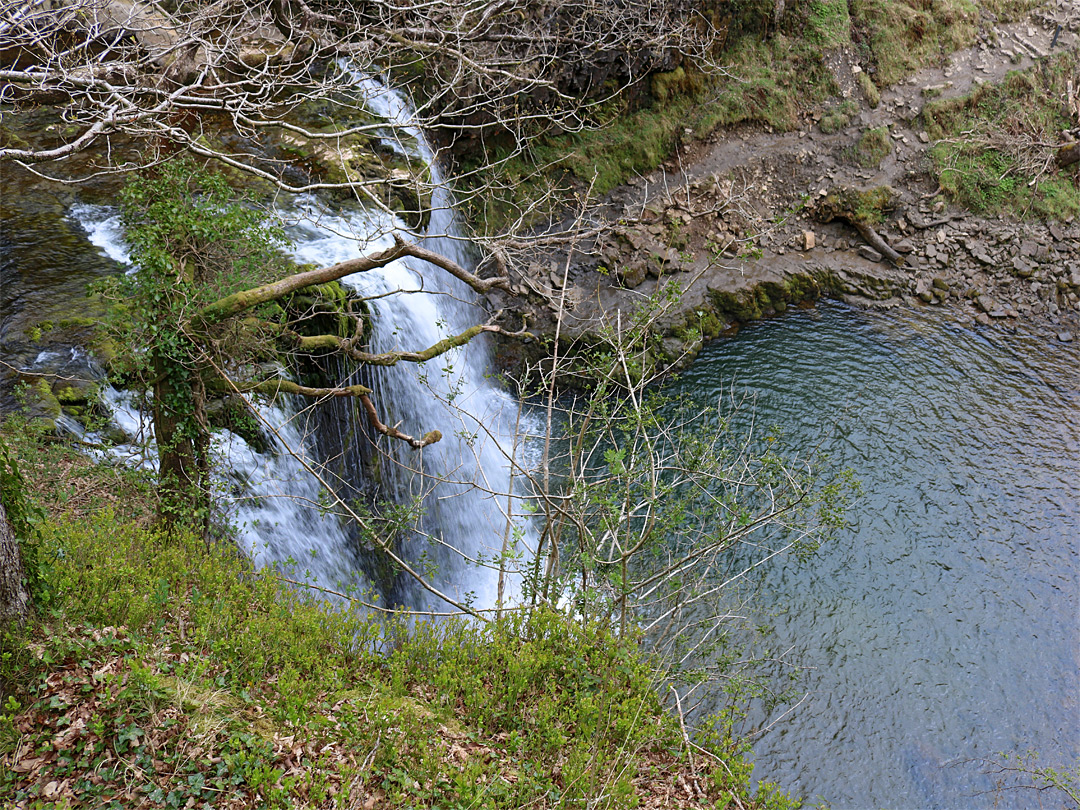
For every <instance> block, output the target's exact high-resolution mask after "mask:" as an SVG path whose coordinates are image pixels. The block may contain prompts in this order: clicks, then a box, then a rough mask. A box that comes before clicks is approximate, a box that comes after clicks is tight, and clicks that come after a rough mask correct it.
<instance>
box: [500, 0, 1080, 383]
mask: <svg viewBox="0 0 1080 810" xmlns="http://www.w3.org/2000/svg"><path fill="white" fill-rule="evenodd" d="M1059 26H1060V28H1059ZM1055 35H1056V37H1057V40H1056V42H1055V41H1054V39H1055ZM1051 46H1053V47H1051ZM1078 47H1080V4H1077V3H1076V2H1075V0H1056V2H1054V3H1050V4H1048V5H1046V6H1044V7H1043V8H1041V9H1038V10H1036V11H1035V12H1033V13H1032V15H1031V16H1030V18H1029V19H1028V20H1026V21H1024V22H1022V23H1014V24H1005V25H999V26H996V27H995V28H994V29H993V30H992V31H989V32H987V33H986V34H985V35H984V36H983V37H981V39H980V41H979V42H978V43H977V44H976V45H975V46H973V47H971V48H967V49H965V50H962V51H958V52H956V53H953V54H951V55H950V56H949V58H948V59H947V60H944V62H943V64H941V65H940V66H936V67H930V68H926V69H923V70H921V71H919V72H918V73H917V74H915V75H914V76H912V77H910V78H909V79H907V80H906V81H904V82H903V83H901V84H899V85H897V86H894V87H892V88H889V89H888V90H886V91H884V92H882V93H881V99H880V104H879V105H878V106H877V107H876V108H871V107H870V105H869V103H868V102H867V99H866V98H865V97H864V95H863V92H862V90H861V89H860V88H859V84H858V80H857V78H856V76H857V74H858V73H859V72H860V71H861V69H862V66H861V65H859V64H858V62H857V61H855V58H854V55H853V52H852V51H851V50H850V49H841V50H838V51H835V52H832V53H830V54H828V55H827V57H826V58H827V61H828V64H829V66H830V68H831V69H832V71H833V74H834V76H835V77H836V80H837V83H838V85H839V87H840V89H841V97H842V98H843V99H848V100H850V101H852V102H855V103H856V104H857V105H858V108H857V111H856V112H854V114H852V115H851V118H850V121H849V123H848V125H847V126H845V127H843V128H841V129H840V130H838V131H836V132H834V133H832V134H826V133H825V132H822V131H821V128H820V127H819V126H817V125H816V123H817V122H818V121H820V120H821V118H822V116H823V114H827V112H828V110H827V109H826V110H818V111H815V112H814V113H813V114H812V115H811V116H809V117H808V118H807V120H806V122H805V126H804V127H803V128H802V129H801V130H799V131H796V132H789V133H774V132H772V131H770V130H768V128H763V127H760V126H756V125H744V126H737V127H734V128H729V129H726V130H722V131H719V132H717V133H715V134H714V135H713V136H712V137H711V138H709V139H707V140H706V141H704V142H695V143H691V144H687V145H685V146H684V147H683V148H682V149H681V150H680V151H679V153H678V154H677V155H676V156H674V157H673V158H672V159H671V160H669V161H668V162H667V163H666V164H665V165H664V167H663V168H661V169H658V170H657V171H655V172H653V173H652V174H650V175H648V176H646V177H642V178H637V179H636V180H635V181H634V182H632V183H631V184H630V185H628V186H623V187H621V188H618V189H616V190H615V191H613V192H612V193H611V194H610V195H608V197H607V199H606V200H605V203H604V206H603V209H602V212H600V213H602V214H603V215H604V216H606V217H607V218H608V219H609V221H618V222H621V223H623V225H622V226H621V228H620V229H618V230H617V233H618V234H619V236H618V237H617V238H615V239H609V240H607V241H605V242H601V243H599V244H592V245H588V246H582V247H579V251H581V252H580V253H576V254H575V255H574V257H573V260H572V262H571V270H570V273H569V275H568V276H567V278H566V282H567V283H566V285H565V289H564V287H563V281H564V278H563V275H564V274H563V263H564V260H565V257H556V258H555V259H554V260H553V261H551V262H550V263H549V264H547V265H546V266H538V265H534V266H533V267H531V268H529V270H528V271H527V272H525V273H524V274H523V275H522V276H521V277H520V278H519V279H517V283H518V288H519V290H521V291H522V292H524V293H527V294H530V295H529V296H528V297H529V298H530V299H531V301H532V312H531V320H532V323H533V324H534V326H535V328H536V330H537V331H538V332H541V333H544V332H553V331H554V330H553V325H554V311H553V310H554V309H555V308H554V307H553V306H552V305H551V303H550V302H552V301H555V302H559V301H562V302H564V303H565V312H564V319H563V325H562V330H561V331H562V334H563V335H564V336H567V337H569V338H571V339H572V338H575V337H586V338H587V337H588V335H589V333H592V332H594V331H595V330H596V329H597V328H599V327H600V326H601V325H602V324H604V323H612V322H614V319H615V314H616V313H617V312H621V313H622V316H621V317H622V318H623V319H624V320H625V319H626V316H627V314H628V313H629V312H631V311H633V310H635V309H637V308H639V307H641V306H642V304H643V302H645V301H647V300H648V299H649V298H650V297H651V296H655V295H656V294H657V293H658V290H660V289H661V288H662V287H665V288H666V287H667V286H668V285H670V284H671V283H672V282H675V283H677V284H678V285H679V288H680V289H681V291H682V293H681V299H680V301H679V304H678V305H677V306H676V307H675V308H674V309H673V310H672V312H670V313H669V314H668V315H667V316H665V318H663V319H662V321H661V322H660V323H659V324H658V328H659V329H661V331H662V332H663V333H665V334H666V335H667V338H666V340H665V346H666V349H667V351H666V353H667V355H668V358H667V359H668V360H669V361H670V362H673V363H676V364H678V363H682V362H685V361H687V360H688V359H690V358H692V357H693V356H694V355H695V354H696V352H697V350H698V348H699V347H700V343H697V344H691V345H686V341H685V340H684V339H681V338H679V337H676V335H682V336H684V335H685V331H686V329H687V327H694V328H700V329H701V330H702V331H703V332H704V333H705V335H704V336H705V338H708V337H711V336H713V335H715V334H716V333H717V332H718V331H723V330H724V329H726V328H729V327H730V326H731V325H732V324H733V323H735V322H738V321H742V320H747V319H749V318H755V317H761V316H763V315H768V314H771V313H772V312H774V311H777V310H782V309H784V308H785V307H786V305H787V304H788V303H796V302H798V301H799V300H800V299H802V298H804V297H814V296H816V295H821V294H833V295H838V296H840V297H843V298H846V299H848V300H852V301H855V302H858V303H862V304H867V305H872V306H876V307H881V308H888V307H892V306H896V305H898V304H900V303H905V304H907V305H921V304H926V305H936V306H943V307H948V308H950V309H951V310H953V311H955V312H956V314H957V316H958V317H959V318H960V319H961V320H973V321H978V322H980V323H983V324H989V323H991V322H993V323H995V324H998V325H1000V326H1003V327H1005V328H1010V329H1015V328H1021V327H1022V328H1025V329H1027V330H1029V331H1038V332H1042V333H1045V334H1047V336H1048V337H1050V338H1051V339H1058V340H1062V341H1067V340H1073V339H1074V338H1075V337H1080V222H1077V221H1070V222H1063V223H1035V222H1024V223H1017V222H1009V221H1005V220H1002V219H1000V218H993V219H986V218H979V217H975V216H973V215H971V214H969V213H966V212H964V211H961V210H959V209H952V208H948V209H946V208H945V207H944V205H943V203H942V202H940V201H937V202H936V203H935V202H932V200H933V199H934V197H935V192H937V191H938V190H939V189H937V184H936V182H935V181H934V180H933V179H932V174H931V172H930V149H931V148H932V146H933V144H932V143H931V142H930V139H929V137H928V136H927V134H926V133H925V132H924V131H922V130H921V129H920V128H919V113H920V112H921V110H922V106H923V104H924V103H926V102H927V101H929V100H930V99H931V98H933V99H942V98H945V99H948V98H955V97H960V96H963V95H966V94H968V93H970V92H971V91H972V90H973V89H974V88H975V87H976V85H977V84H980V83H984V82H991V83H996V82H999V81H1001V80H1002V79H1003V78H1004V77H1005V75H1006V74H1007V73H1008V72H1009V71H1011V70H1017V69H1024V68H1027V67H1030V66H1031V65H1033V64H1035V62H1036V60H1038V59H1041V58H1044V57H1046V56H1048V55H1050V54H1052V53H1057V52H1061V51H1065V50H1076V49H1077V48H1078ZM1078 78H1080V77H1078ZM840 101H841V99H836V100H834V107H835V105H837V104H839V103H840ZM876 127H888V131H889V141H890V149H889V154H888V155H887V156H886V157H885V158H884V159H883V160H882V161H881V162H880V164H879V165H878V166H877V167H876V168H863V167H860V166H859V165H858V164H857V163H856V162H855V160H854V159H853V153H854V147H855V144H856V142H857V140H858V138H859V136H860V135H861V134H862V133H863V132H865V131H866V130H867V129H869V128H876ZM836 186H851V187H856V188H861V189H867V188H873V187H877V186H889V187H891V188H892V189H894V190H895V191H896V192H897V194H898V205H897V209H896V211H895V212H894V214H893V216H892V217H891V218H890V219H889V220H888V221H887V222H886V223H885V224H884V225H883V226H882V236H883V237H884V238H885V239H886V241H887V242H888V243H889V245H890V246H891V247H894V248H895V249H896V250H899V251H900V252H901V253H903V254H904V255H905V257H906V263H905V265H904V266H903V267H899V268H898V267H894V266H893V265H891V264H888V263H886V262H883V261H880V260H879V256H877V255H875V252H874V251H872V250H868V249H867V246H866V244H865V242H864V241H863V239H862V238H861V237H860V236H859V234H858V233H857V232H856V231H855V229H854V228H852V227H851V226H849V225H847V224H845V223H840V222H833V223H829V224H822V223H820V222H816V221H814V220H813V219H811V217H810V215H809V213H807V212H806V206H805V205H804V203H805V202H806V201H807V200H810V201H812V200H814V199H816V198H817V197H818V196H819V195H822V194H823V191H824V190H825V189H827V188H832V187H836ZM722 211H726V212H727V213H726V214H724V213H718V212H722ZM673 233H674V234H675V240H674V241H673V238H672V235H673ZM808 246H809V249H808ZM606 268H613V270H612V272H608V270H607V269H606ZM505 303H506V304H507V305H508V306H509V307H510V308H511V309H520V308H521V307H520V302H518V303H517V304H516V305H515V304H514V303H510V302H505ZM703 311H705V312H706V314H707V317H706V318H705V320H706V321H707V324H706V323H703V322H702V321H703V318H702V313H703Z"/></svg>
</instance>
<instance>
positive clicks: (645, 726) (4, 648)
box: [0, 437, 797, 810]
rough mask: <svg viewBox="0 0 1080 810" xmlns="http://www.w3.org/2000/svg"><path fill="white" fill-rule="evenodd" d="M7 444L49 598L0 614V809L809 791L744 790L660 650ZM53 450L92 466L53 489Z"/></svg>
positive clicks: (525, 803)
mask: <svg viewBox="0 0 1080 810" xmlns="http://www.w3.org/2000/svg"><path fill="white" fill-rule="evenodd" d="M9 443H10V445H11V446H14V447H16V448H18V449H21V450H23V451H24V455H23V456H22V460H21V462H22V465H23V466H24V467H25V468H26V470H27V478H28V480H29V481H30V486H29V489H30V491H31V492H34V493H36V496H37V500H38V502H39V503H40V504H41V505H42V506H43V507H45V509H46V511H47V512H48V515H47V516H46V517H45V519H44V520H43V521H41V522H40V524H39V530H40V537H41V541H40V542H41V545H40V550H41V552H42V554H43V559H44V558H47V559H48V560H49V565H48V566H46V567H45V568H44V569H43V571H44V572H45V575H46V576H47V577H48V580H49V583H48V585H49V587H48V588H47V593H48V594H50V596H49V598H48V599H47V600H46V601H45V602H43V603H41V605H40V606H39V610H38V614H37V618H36V620H35V621H33V622H31V623H30V624H29V625H27V626H26V627H24V628H8V629H7V630H5V631H3V632H2V634H0V683H2V686H3V694H4V699H3V703H2V705H0V805H2V806H4V807H12V808H26V809H27V810H29V808H35V809H36V808H83V807H86V808H131V807H147V808H168V807H196V808H249V807H250V808H254V807H258V808H289V807H296V808H308V807H311V808H314V807H320V808H324V807H325V808H368V810H373V809H374V808H406V807H425V808H436V807H437V808H467V807H468V808H474V807H483V808H502V807H505V808H522V807H537V808H548V807H550V808H554V807H596V808H621V807H725V806H743V807H769V808H786V807H793V806H797V804H795V803H793V802H791V801H790V800H788V799H787V798H786V797H785V796H783V795H782V794H780V793H777V792H776V791H775V790H774V789H773V788H771V787H770V786H768V785H765V786H763V787H762V788H761V789H760V790H759V791H758V792H757V796H756V798H751V794H752V792H753V791H752V790H751V788H750V774H749V772H750V766H749V765H748V764H747V763H746V762H745V760H744V758H743V757H744V754H745V752H746V746H745V744H741V743H739V742H738V741H737V740H735V739H734V738H733V737H732V736H731V733H730V729H731V718H730V717H729V718H719V719H718V723H717V724H716V725H715V729H716V731H714V732H712V733H711V736H710V737H709V739H707V740H702V741H700V743H701V746H702V747H701V748H691V747H690V746H689V745H688V742H687V739H686V738H685V737H684V735H683V732H682V730H681V727H680V723H679V720H678V717H677V716H675V715H673V714H672V713H671V712H669V711H668V710H666V709H665V707H664V706H663V705H662V701H661V698H660V694H661V691H660V689H659V685H660V684H661V683H663V679H664V673H663V671H662V670H661V669H658V668H657V665H656V664H655V662H652V661H650V660H649V659H647V658H646V657H643V656H642V655H641V654H640V653H639V652H638V651H637V648H636V645H634V644H632V643H627V642H626V641H620V640H619V639H617V638H615V637H613V636H612V634H611V633H610V631H609V630H607V629H605V628H603V627H598V626H581V625H578V624H575V623H573V622H569V621H567V620H566V619H565V617H563V616H562V615H560V614H557V613H553V612H547V611H538V612H536V613H534V614H532V615H530V616H528V617H524V616H521V615H516V616H513V617H512V618H508V619H505V620H503V621H501V622H497V623H493V624H491V625H489V626H485V627H480V626H477V625H476V624H473V623H466V622H457V621H444V622H441V623H439V624H436V625H428V624H416V625H412V626H406V625H404V624H402V623H398V622H395V621H384V620H377V619H376V617H374V616H373V615H372V614H370V613H369V612H367V611H365V610H358V609H342V606H341V605H331V604H328V603H325V602H321V601H319V600H316V599H313V598H311V597H310V595H309V594H304V593H297V591H296V590H295V589H292V588H289V587H288V586H287V585H286V584H285V583H283V582H282V581H281V580H280V579H279V577H278V576H277V575H276V574H275V573H274V572H273V571H270V570H265V569H264V570H255V569H253V568H252V567H251V565H250V563H249V562H248V561H247V560H246V559H245V558H244V557H242V556H241V555H239V554H238V553H237V552H236V551H235V549H234V548H233V547H232V546H231V545H210V546H207V545H206V544H205V543H203V542H202V541H196V540H193V539H191V538H184V537H174V538H172V539H168V540H167V539H165V538H164V537H162V536H160V535H159V534H157V533H156V531H155V530H154V529H153V527H152V526H151V525H150V524H149V523H147V522H145V521H143V520H142V519H141V517H140V516H142V515H144V514H152V513H153V504H152V503H143V501H146V500H147V497H148V495H147V493H146V491H145V490H143V489H142V488H141V482H140V480H139V479H137V478H136V479H135V480H134V481H129V480H128V479H129V477H130V474H129V473H121V472H117V471H115V470H112V469H110V468H107V467H102V466H94V465H91V464H89V463H88V462H85V461H84V462H83V464H84V466H77V465H76V461H75V458H74V454H72V453H71V451H70V450H67V449H65V448H58V447H54V448H52V449H49V448H48V447H43V446H42V445H41V444H40V441H39V440H30V439H26V438H25V437H21V438H20V437H16V438H15V439H9ZM35 447H36V448H39V449H40V450H41V452H42V453H43V454H45V455H48V456H50V457H51V458H52V461H53V463H52V464H51V465H45V468H44V469H38V468H37V466H36V464H35V461H36V458H37V456H35V455H26V453H29V452H31V451H33V449H34V448H35ZM62 461H63V462H64V463H65V464H70V465H71V467H70V468H69V469H68V470H67V476H69V477H70V476H79V475H81V476H83V478H84V479H85V480H86V481H90V482H96V483H95V485H93V486H90V485H85V486H83V487H82V488H81V490H80V494H78V495H77V496H76V497H72V496H71V494H70V493H69V494H68V496H67V497H66V498H64V497H61V498H57V497H54V496H53V494H52V493H53V492H55V491H57V488H56V487H55V486H53V487H51V488H50V487H49V486H48V485H45V486H42V485H41V483H42V480H43V477H44V479H47V478H48V476H50V475H52V474H53V473H52V472H51V471H52V470H53V469H56V468H57V466H58V465H59V464H60V462H62ZM117 478H119V479H120V483H119V484H117ZM117 492H122V493H124V494H125V496H126V497H125V498H124V499H123V501H122V502H113V503H110V502H108V501H107V499H104V498H102V496H103V495H104V494H107V493H111V494H113V495H114V496H115V494H116V493H117Z"/></svg>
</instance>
